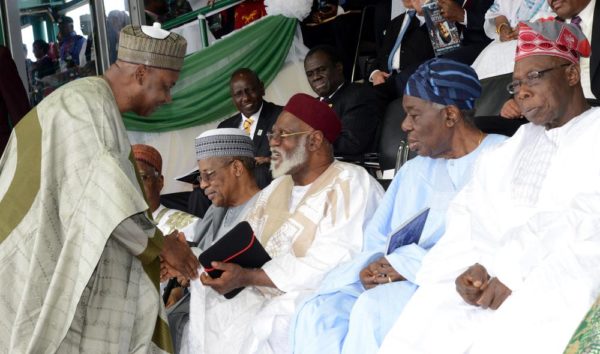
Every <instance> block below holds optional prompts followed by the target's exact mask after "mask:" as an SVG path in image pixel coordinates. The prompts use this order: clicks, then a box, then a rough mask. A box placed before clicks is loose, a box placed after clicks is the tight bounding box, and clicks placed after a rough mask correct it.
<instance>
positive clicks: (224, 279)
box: [200, 262, 251, 295]
mask: <svg viewBox="0 0 600 354" xmlns="http://www.w3.org/2000/svg"><path fill="white" fill-rule="evenodd" d="M211 266H212V267H213V268H214V269H217V270H221V271H223V273H222V274H221V276H220V277H218V278H211V277H210V275H208V274H206V273H202V274H200V281H201V282H202V284H203V285H205V286H210V287H211V288H213V289H214V290H215V291H216V292H218V293H219V294H221V295H223V294H227V293H228V292H230V291H231V290H234V289H237V288H241V287H244V286H248V272H251V270H249V269H245V268H242V267H240V266H239V265H237V264H234V263H223V262H212V263H211Z"/></svg>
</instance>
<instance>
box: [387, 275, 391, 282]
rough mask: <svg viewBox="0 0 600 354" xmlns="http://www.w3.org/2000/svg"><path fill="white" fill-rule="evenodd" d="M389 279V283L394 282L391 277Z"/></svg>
mask: <svg viewBox="0 0 600 354" xmlns="http://www.w3.org/2000/svg"><path fill="white" fill-rule="evenodd" d="M387 278H388V283H391V282H392V278H391V277H390V276H389V275H388V276H387Z"/></svg>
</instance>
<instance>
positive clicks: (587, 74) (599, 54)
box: [500, 0, 600, 119]
mask: <svg viewBox="0 0 600 354" xmlns="http://www.w3.org/2000/svg"><path fill="white" fill-rule="evenodd" d="M548 4H549V5H550V7H551V8H552V10H553V11H554V12H556V14H557V15H558V17H557V19H562V20H564V21H565V22H567V23H572V24H574V25H575V26H577V27H578V28H579V29H581V32H583V34H584V35H585V36H586V38H588V40H589V41H590V43H591V47H592V51H591V53H590V55H589V58H586V57H582V58H581V62H580V67H581V86H582V87H583V93H584V95H585V97H586V98H587V99H588V101H589V102H591V104H592V105H594V106H598V105H600V39H598V35H596V36H592V34H593V33H600V2H599V1H596V0H548ZM500 115H501V116H502V117H505V118H511V119H512V118H519V117H521V116H522V115H521V111H520V110H519V106H518V105H517V102H516V101H515V100H514V99H510V100H508V101H507V102H506V103H505V104H504V106H503V107H502V111H501V112H500Z"/></svg>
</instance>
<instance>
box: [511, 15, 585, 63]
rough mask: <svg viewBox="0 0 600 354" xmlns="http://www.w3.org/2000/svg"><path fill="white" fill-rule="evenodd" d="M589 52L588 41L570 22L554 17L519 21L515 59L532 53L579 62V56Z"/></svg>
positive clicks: (532, 54)
mask: <svg viewBox="0 0 600 354" xmlns="http://www.w3.org/2000/svg"><path fill="white" fill-rule="evenodd" d="M590 53H591V47H590V42H589V41H588V40H587V38H585V35H584V34H583V33H582V32H581V30H580V29H579V28H577V27H575V26H574V25H572V24H568V23H565V22H562V21H557V20H555V19H554V18H546V19H539V20H537V21H535V22H520V23H519V39H518V42H517V54H516V57H515V61H519V60H521V59H523V58H527V57H530V56H534V55H550V56H555V57H559V58H563V59H566V60H568V61H570V62H572V63H575V64H579V58H580V57H586V58H587V57H589V56H590Z"/></svg>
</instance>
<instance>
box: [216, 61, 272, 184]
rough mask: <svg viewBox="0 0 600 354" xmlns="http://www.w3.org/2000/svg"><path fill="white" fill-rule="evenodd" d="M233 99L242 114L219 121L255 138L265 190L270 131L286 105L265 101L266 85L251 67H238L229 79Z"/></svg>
mask: <svg viewBox="0 0 600 354" xmlns="http://www.w3.org/2000/svg"><path fill="white" fill-rule="evenodd" d="M229 89H230V92H231V99H232V100H233V103H234V104H235V106H236V108H237V109H238V110H239V113H237V114H236V115H234V116H233V117H231V118H228V119H226V120H224V121H223V122H221V123H220V124H219V128H239V129H242V130H244V131H246V133H247V134H248V135H249V136H250V138H252V142H253V143H254V153H255V156H256V158H255V159H256V165H257V166H256V169H255V170H254V171H255V177H256V183H257V184H258V186H259V187H260V188H261V189H262V188H264V187H266V186H267V185H269V183H271V180H272V177H271V171H270V170H269V165H270V162H271V149H270V147H269V139H268V138H267V133H268V132H269V131H270V130H271V127H272V126H273V124H274V123H275V121H276V120H277V117H278V116H279V113H281V109H282V108H283V107H281V106H278V105H275V104H273V103H271V102H267V101H265V100H263V96H264V95H265V87H264V84H263V83H262V81H260V79H259V78H258V75H256V73H255V72H254V71H252V70H250V69H247V68H242V69H238V70H236V71H235V72H234V73H233V74H232V75H231V79H230V81H229Z"/></svg>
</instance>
